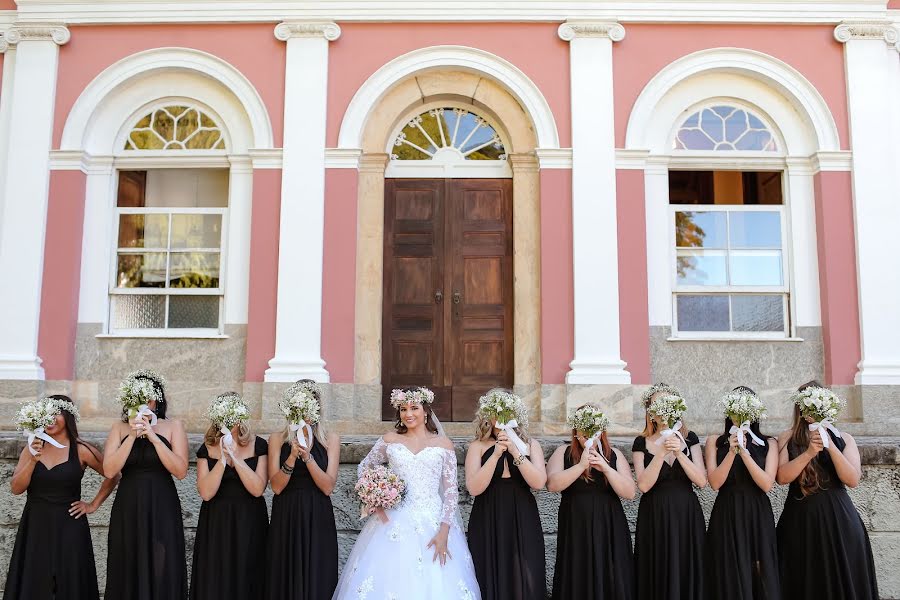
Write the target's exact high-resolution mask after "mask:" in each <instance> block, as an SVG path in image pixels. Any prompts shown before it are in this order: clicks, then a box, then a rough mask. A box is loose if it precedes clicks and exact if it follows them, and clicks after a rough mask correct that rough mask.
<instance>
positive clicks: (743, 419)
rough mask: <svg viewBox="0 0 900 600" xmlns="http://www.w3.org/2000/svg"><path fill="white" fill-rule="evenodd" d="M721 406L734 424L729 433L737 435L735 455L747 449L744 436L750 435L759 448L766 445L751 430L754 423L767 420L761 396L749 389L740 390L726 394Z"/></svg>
mask: <svg viewBox="0 0 900 600" xmlns="http://www.w3.org/2000/svg"><path fill="white" fill-rule="evenodd" d="M720 404H721V405H722V412H723V413H725V416H726V417H728V418H729V419H731V420H732V422H733V423H734V425H732V426H731V429H730V430H729V433H731V434H737V438H738V445H737V447H736V448H735V449H734V451H735V454H739V453H740V451H741V449H742V448H746V447H747V446H746V441H745V437H744V436H745V435H748V434H749V435H750V437H751V438H752V439H753V443H754V444H756V445H757V446H763V445H765V442H764V441H763V440H761V439H760V438H759V437H758V436H757V435H756V434H755V433H753V431H752V430H751V429H750V426H751V425H752V424H753V423H756V422H757V421H759V420H761V419H765V418H766V407H765V405H764V404H763V403H762V400H760V399H759V396H757V395H756V394H754V393H753V392H751V391H750V390H748V389H743V388H738V389H736V390H734V391H733V392H729V393H727V394H725V396H724V397H723V398H722V400H721V401H720Z"/></svg>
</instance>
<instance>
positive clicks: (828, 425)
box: [809, 419, 843, 448]
mask: <svg viewBox="0 0 900 600" xmlns="http://www.w3.org/2000/svg"><path fill="white" fill-rule="evenodd" d="M826 429H827V430H828V431H831V432H832V433H833V434H834V435H836V436H837V437H843V436H842V435H841V432H840V431H838V430H837V427H835V426H834V424H833V423H832V421H831V419H822V420H821V421H817V422H815V423H810V424H809V430H810V431H818V432H819V435H820V436H822V446H823V447H825V448H827V447H828V446H829V444H830V440H829V439H828V438H829V437H831V436H829V435H828V431H825V430H826Z"/></svg>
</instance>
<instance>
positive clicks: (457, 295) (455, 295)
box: [453, 292, 462, 304]
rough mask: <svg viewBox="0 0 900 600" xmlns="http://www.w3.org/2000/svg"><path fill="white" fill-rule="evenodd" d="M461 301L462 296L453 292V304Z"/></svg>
mask: <svg viewBox="0 0 900 600" xmlns="http://www.w3.org/2000/svg"><path fill="white" fill-rule="evenodd" d="M460 300H462V294H460V293H459V292H453V304H459V301H460Z"/></svg>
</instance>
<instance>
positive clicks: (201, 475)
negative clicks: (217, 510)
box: [197, 446, 246, 502]
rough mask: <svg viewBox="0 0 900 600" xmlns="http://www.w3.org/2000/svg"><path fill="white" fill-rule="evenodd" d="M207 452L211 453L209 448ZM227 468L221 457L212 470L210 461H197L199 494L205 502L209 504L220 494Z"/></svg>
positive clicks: (203, 459)
mask: <svg viewBox="0 0 900 600" xmlns="http://www.w3.org/2000/svg"><path fill="white" fill-rule="evenodd" d="M206 451H207V452H209V446H207V447H206ZM241 462H243V461H241ZM225 466H226V465H225V461H224V460H222V458H221V457H219V460H218V461H216V466H214V467H213V468H212V469H210V468H209V460H207V459H206V458H198V459H197V493H198V494H200V498H201V499H203V501H204V502H209V501H210V500H212V499H213V498H214V497H215V495H216V494H218V493H219V486H220V485H222V477H223V476H224V475H225ZM245 466H246V465H245Z"/></svg>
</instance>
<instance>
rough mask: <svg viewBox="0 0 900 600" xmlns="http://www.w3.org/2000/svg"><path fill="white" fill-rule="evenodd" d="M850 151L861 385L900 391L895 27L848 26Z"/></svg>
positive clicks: (840, 30) (842, 36)
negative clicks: (898, 387) (893, 387)
mask: <svg viewBox="0 0 900 600" xmlns="http://www.w3.org/2000/svg"><path fill="white" fill-rule="evenodd" d="M834 37H835V39H837V40H838V41H839V42H844V60H845V71H846V74H847V99H848V109H849V113H850V147H851V148H852V149H853V214H854V221H855V226H856V271H857V280H858V286H859V317H860V334H861V338H862V360H861V361H860V363H859V371H858V372H857V374H856V383H857V384H858V385H900V344H898V343H897V334H898V333H900V311H898V310H897V302H896V298H898V297H900V270H898V269H897V266H896V263H895V261H894V254H893V253H892V252H891V247H892V246H893V245H894V244H895V243H896V238H897V227H898V225H900V202H898V201H897V190H898V189H900V174H898V172H900V168H898V165H900V150H898V146H897V140H896V139H895V138H894V137H893V136H892V135H891V134H890V133H891V132H892V130H893V128H894V124H895V123H896V122H897V121H898V120H900V98H897V97H896V95H895V94H894V92H895V89H896V88H895V86H894V85H893V83H892V82H891V79H892V77H893V76H895V75H896V61H897V52H896V50H895V49H894V48H893V45H894V44H896V43H897V37H898V35H897V31H896V30H895V29H893V28H892V27H891V25H890V24H889V23H887V22H856V23H842V24H841V25H838V26H837V27H836V28H835V30H834Z"/></svg>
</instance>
